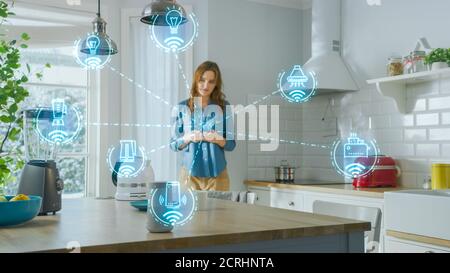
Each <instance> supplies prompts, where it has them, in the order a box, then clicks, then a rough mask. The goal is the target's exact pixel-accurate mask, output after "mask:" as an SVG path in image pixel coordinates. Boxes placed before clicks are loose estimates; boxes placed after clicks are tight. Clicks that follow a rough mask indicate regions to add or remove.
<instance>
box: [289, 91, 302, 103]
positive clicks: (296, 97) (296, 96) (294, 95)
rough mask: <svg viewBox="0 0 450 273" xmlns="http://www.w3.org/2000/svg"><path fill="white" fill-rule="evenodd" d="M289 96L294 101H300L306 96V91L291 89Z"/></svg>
mask: <svg viewBox="0 0 450 273" xmlns="http://www.w3.org/2000/svg"><path fill="white" fill-rule="evenodd" d="M289 97H290V98H292V99H293V100H294V101H295V102H301V101H302V100H303V98H305V97H306V92H305V91H303V90H293V91H291V92H289Z"/></svg>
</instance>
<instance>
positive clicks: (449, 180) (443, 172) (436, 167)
mask: <svg viewBox="0 0 450 273" xmlns="http://www.w3.org/2000/svg"><path fill="white" fill-rule="evenodd" d="M448 188H450V164H433V165H432V167H431V189H433V190H443V189H448Z"/></svg>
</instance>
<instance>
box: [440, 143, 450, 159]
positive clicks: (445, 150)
mask: <svg viewBox="0 0 450 273" xmlns="http://www.w3.org/2000/svg"><path fill="white" fill-rule="evenodd" d="M441 152H442V154H441V156H443V157H450V144H442V150H441Z"/></svg>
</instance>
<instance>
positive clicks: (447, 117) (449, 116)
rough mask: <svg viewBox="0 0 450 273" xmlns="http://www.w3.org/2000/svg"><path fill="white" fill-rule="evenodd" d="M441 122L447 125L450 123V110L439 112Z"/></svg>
mask: <svg viewBox="0 0 450 273" xmlns="http://www.w3.org/2000/svg"><path fill="white" fill-rule="evenodd" d="M441 124H442V125H449V124H450V112H447V113H441Z"/></svg>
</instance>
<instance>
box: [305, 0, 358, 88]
mask: <svg viewBox="0 0 450 273" xmlns="http://www.w3.org/2000/svg"><path fill="white" fill-rule="evenodd" d="M341 4H342V3H341V0H313V5H312V37H311V38H312V58H311V59H310V60H309V61H307V62H306V63H305V64H304V66H303V68H304V69H306V70H308V71H313V72H315V73H316V75H317V79H318V86H317V94H323V93H332V92H347V91H357V90H359V88H358V85H357V84H356V82H355V80H354V79H353V77H352V74H351V72H350V70H349V68H348V65H347V63H346V62H345V60H344V59H343V58H342V55H341Z"/></svg>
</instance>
